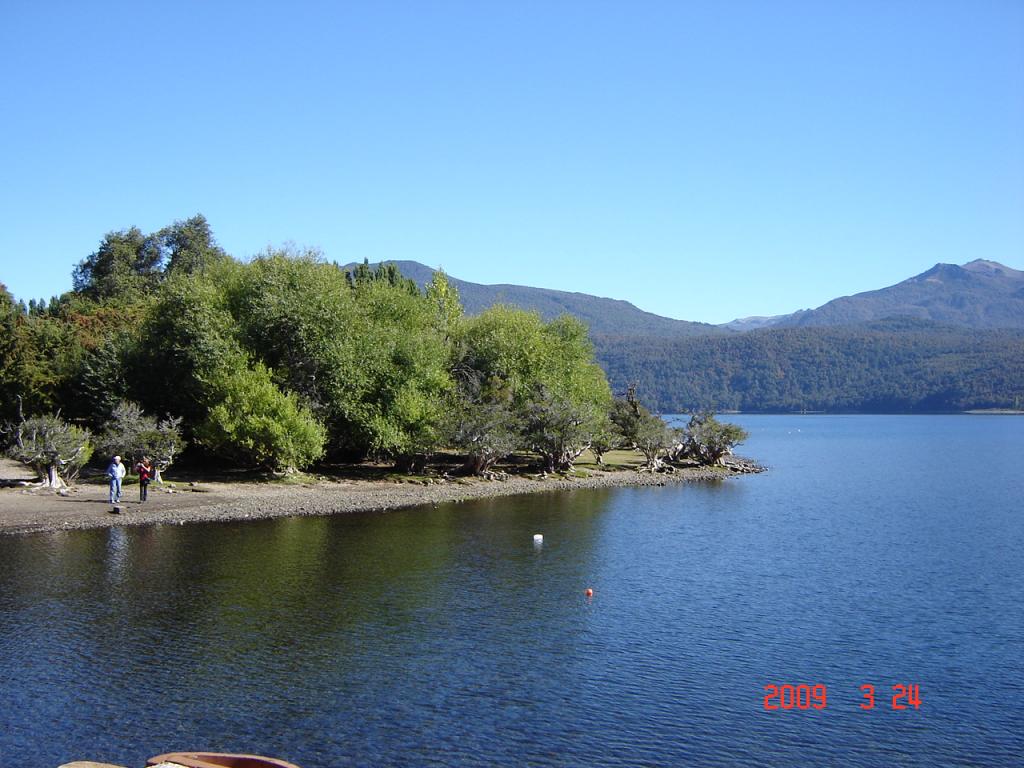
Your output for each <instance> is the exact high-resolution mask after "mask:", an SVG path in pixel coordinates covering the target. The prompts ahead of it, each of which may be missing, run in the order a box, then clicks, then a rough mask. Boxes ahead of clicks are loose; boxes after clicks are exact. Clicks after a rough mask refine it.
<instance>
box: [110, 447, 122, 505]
mask: <svg viewBox="0 0 1024 768" xmlns="http://www.w3.org/2000/svg"><path fill="white" fill-rule="evenodd" d="M126 472H127V470H126V469H125V468H124V464H122V463H121V457H120V456H115V457H114V458H113V459H112V460H111V462H110V466H109V467H107V477H109V478H110V503H111V504H117V503H118V502H119V501H120V500H121V480H122V479H123V478H124V476H125V473H126Z"/></svg>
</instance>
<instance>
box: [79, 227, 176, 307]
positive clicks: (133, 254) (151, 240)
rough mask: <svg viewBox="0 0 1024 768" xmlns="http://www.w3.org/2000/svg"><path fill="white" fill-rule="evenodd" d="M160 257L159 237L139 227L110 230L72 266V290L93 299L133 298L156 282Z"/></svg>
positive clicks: (159, 272) (159, 269) (153, 285)
mask: <svg viewBox="0 0 1024 768" xmlns="http://www.w3.org/2000/svg"><path fill="white" fill-rule="evenodd" d="M162 258H163V254H162V252H161V249H160V243H159V239H158V238H157V237H155V236H152V235H149V236H147V235H144V234H142V231H141V230H140V229H139V228H138V227H132V228H131V229H126V230H122V231H121V232H109V233H107V235H106V236H105V237H104V238H103V241H102V242H101V243H100V246H99V248H97V249H96V252H95V253H92V254H90V255H89V256H87V257H86V258H85V259H83V260H82V261H81V262H79V264H78V266H77V267H75V270H74V273H73V275H72V280H73V284H74V288H75V291H77V292H78V293H79V294H81V295H83V296H86V297H88V298H90V299H93V300H95V301H109V300H114V299H120V300H128V301H135V300H137V299H138V298H140V297H141V296H143V295H145V294H146V293H149V292H150V291H152V290H153V288H155V287H156V285H157V284H158V283H159V281H160V277H161V260H162Z"/></svg>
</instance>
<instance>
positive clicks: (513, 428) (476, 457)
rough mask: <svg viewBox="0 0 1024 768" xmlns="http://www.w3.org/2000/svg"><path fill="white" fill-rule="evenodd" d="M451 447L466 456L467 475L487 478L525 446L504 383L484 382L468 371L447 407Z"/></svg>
mask: <svg viewBox="0 0 1024 768" xmlns="http://www.w3.org/2000/svg"><path fill="white" fill-rule="evenodd" d="M446 410H447V414H448V416H447V430H446V437H447V441H448V444H449V445H450V446H452V447H453V448H459V449H461V450H463V451H465V452H466V461H465V463H464V464H463V471H465V472H466V473H467V474H470V475H485V474H487V473H488V472H490V471H491V470H492V468H493V467H494V465H495V464H496V463H497V462H499V461H501V460H502V459H504V458H505V457H506V456H508V455H509V454H511V453H512V452H513V451H515V450H516V449H517V448H518V447H519V446H520V444H521V442H522V437H521V436H520V432H521V430H522V424H521V423H520V421H519V419H518V416H517V414H516V413H515V411H514V410H513V409H512V407H511V402H510V397H509V393H508V390H507V389H505V388H504V387H503V386H502V382H501V381H500V380H491V381H488V382H481V380H480V377H479V374H478V373H477V372H475V371H464V372H463V376H462V378H461V379H460V381H459V385H458V387H457V389H456V391H455V392H454V393H453V394H452V395H451V397H450V398H449V400H448V403H447V409H446Z"/></svg>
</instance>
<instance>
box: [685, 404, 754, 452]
mask: <svg viewBox="0 0 1024 768" xmlns="http://www.w3.org/2000/svg"><path fill="white" fill-rule="evenodd" d="M747 437H749V435H748V433H747V431H746V430H744V429H743V428H742V427H739V426H737V425H736V424H727V423H722V422H720V421H718V419H716V418H715V415H714V414H713V413H711V412H710V411H701V412H700V413H695V414H693V415H692V416H691V417H690V421H689V423H688V424H687V426H686V429H685V431H684V432H683V434H682V447H681V451H680V454H681V455H682V456H685V457H687V458H692V459H694V460H696V461H698V462H700V463H701V464H706V465H713V464H721V463H722V461H723V459H724V458H725V456H726V455H728V454H730V453H732V449H733V448H735V447H736V446H737V445H739V444H740V443H742V442H743V441H744V440H746V439H747Z"/></svg>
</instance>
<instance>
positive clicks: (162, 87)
mask: <svg viewBox="0 0 1024 768" xmlns="http://www.w3.org/2000/svg"><path fill="white" fill-rule="evenodd" d="M0 65H2V66H0V73H2V74H0V78H2V84H3V100H2V102H0V104H2V105H3V106H2V111H3V119H2V120H0V153H2V154H0V161H2V163H0V168H2V169H3V184H2V185H0V211H2V216H3V222H2V226H0V281H2V282H4V283H6V284H7V286H8V287H9V288H10V290H11V291H12V292H13V293H14V294H15V295H16V296H18V297H19V298H25V299H28V298H31V297H43V296H45V297H49V296H50V295H53V294H55V293H59V292H61V291H63V290H66V289H68V288H69V287H70V285H71V277H70V275H71V270H72V268H73V266H74V265H75V264H76V263H77V262H78V261H80V260H81V259H82V258H84V257H85V256H87V255H88V254H89V253H91V252H93V251H94V250H95V249H96V247H97V245H98V244H99V242H100V240H101V239H102V237H103V235H104V234H105V233H106V232H109V231H112V230H121V229H126V228H128V227H130V226H138V227H140V228H141V229H142V230H143V231H146V232H151V231H155V230H157V229H159V228H160V227H162V226H164V225H166V224H169V223H171V222H172V221H175V220H178V219H184V218H187V217H189V216H192V215H194V214H196V213H203V214H204V215H205V216H206V217H207V218H208V219H209V221H210V223H211V226H212V227H213V230H214V233H215V235H216V236H217V239H218V241H219V242H220V244H221V245H222V246H223V247H225V248H226V249H227V250H228V251H229V252H230V253H232V254H233V255H235V256H237V257H240V258H248V257H250V256H252V255H253V254H254V253H256V252H258V251H260V250H262V249H263V248H265V247H266V246H267V245H280V244H283V243H285V242H288V241H292V242H295V243H297V244H300V245H309V246H317V247H319V248H321V249H322V250H323V252H324V254H325V256H326V257H327V258H328V259H333V260H337V261H339V262H347V261H354V260H361V259H362V258H364V257H366V258H369V259H370V260H371V261H376V260H380V259H388V258H391V259H413V260H417V261H421V262H423V263H426V264H428V265H431V266H443V267H444V268H445V270H446V271H448V272H449V273H450V274H452V275H455V276H457V277H460V278H462V279H466V280H472V281H475V282H483V283H499V282H504V283H520V284H528V285H538V286H543V287H549V288H558V289H562V290H575V291H582V292H586V293H593V294H597V295H601V296H611V297H614V298H622V299H627V300H629V301H632V302H633V303H635V304H637V305H638V306H640V307H641V308H643V309H646V310H649V311H652V312H656V313H658V314H662V315H667V316H670V317H676V318H681V319H685V320H701V321H705V322H725V321H728V320H731V319H733V318H734V317H738V316H745V315H755V314H778V313H783V312H790V311H793V310H796V309H800V308H804V307H812V306H817V305H820V304H822V303H824V302H825V301H827V300H829V299H831V298H834V297H836V296H840V295H844V294H849V293H855V292H859V291H863V290H870V289H874V288H879V287H882V286H885V285H890V284H892V283H895V282H898V281H900V280H902V279H904V278H906V277H909V276H911V275H914V274H917V273H919V272H922V271H924V270H925V269H928V268H929V267H930V266H932V265H933V264H935V263H936V262H952V263H961V264H962V263H965V262H967V261H970V260H973V259H976V258H988V259H994V260H996V261H1001V262H1003V263H1005V264H1008V265H1009V266H1012V267H1016V268H1018V269H1022V268H1024V3H1022V2H1019V0H970V1H969V2H953V1H949V2H943V1H942V0H929V1H928V2H914V1H912V0H885V1H884V2H874V1H873V0H850V1H849V2H839V1H837V2H820V1H815V2H789V1H785V0H780V1H778V2H754V1H751V2H744V1H741V0H734V1H726V2H685V1H684V0H677V1H676V2H666V3H658V2H599V1H592V2H579V3H577V2H561V1H558V0H546V1H545V2H531V1H529V0H515V1H514V2H511V1H510V2H481V1H477V2H430V1H429V0H423V1H422V2H348V3H342V2H330V3H309V2H290V3H259V2H244V3H231V2H195V3H191V2H181V1H179V2H174V3H156V2H154V3H138V2H131V3H104V2H90V3H78V2H60V3H57V2H43V1H40V2H17V1H15V0H8V1H7V2H6V3H5V4H4V11H3V23H2V25H0Z"/></svg>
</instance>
